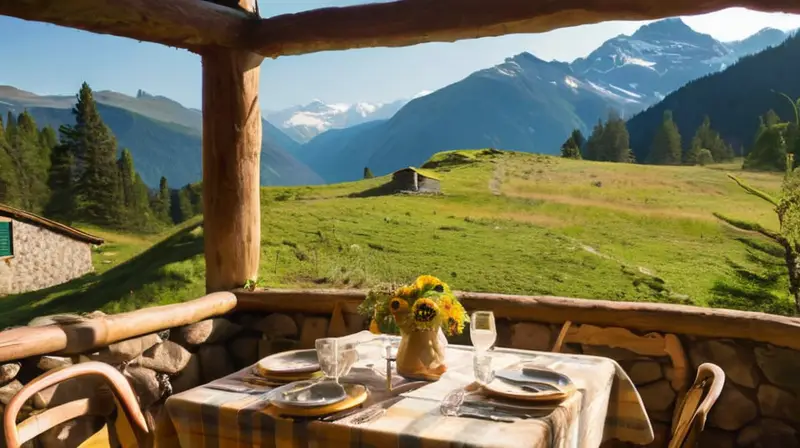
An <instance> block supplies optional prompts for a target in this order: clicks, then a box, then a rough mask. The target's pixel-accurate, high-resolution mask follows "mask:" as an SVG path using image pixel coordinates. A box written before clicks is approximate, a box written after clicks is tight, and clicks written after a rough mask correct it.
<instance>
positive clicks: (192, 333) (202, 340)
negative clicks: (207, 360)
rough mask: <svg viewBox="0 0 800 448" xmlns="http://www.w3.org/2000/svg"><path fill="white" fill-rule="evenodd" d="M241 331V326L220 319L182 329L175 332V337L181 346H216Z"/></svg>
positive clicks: (204, 321) (205, 321)
mask: <svg viewBox="0 0 800 448" xmlns="http://www.w3.org/2000/svg"><path fill="white" fill-rule="evenodd" d="M241 330H242V327H241V326H240V325H237V324H235V323H233V322H231V321H229V320H228V319H223V318H219V317H218V318H214V319H206V320H201V321H200V322H196V323H193V324H190V325H186V326H184V327H181V328H179V329H178V330H177V331H174V332H173V337H174V339H175V340H176V342H178V343H180V344H181V345H200V344H215V343H217V342H223V341H226V340H228V339H230V338H231V337H233V336H235V335H236V334H237V333H238V332H240V331H241Z"/></svg>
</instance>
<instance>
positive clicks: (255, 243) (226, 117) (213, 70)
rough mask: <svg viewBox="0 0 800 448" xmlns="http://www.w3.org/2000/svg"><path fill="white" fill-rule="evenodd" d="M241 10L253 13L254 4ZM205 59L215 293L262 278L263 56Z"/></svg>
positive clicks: (218, 53)
mask: <svg viewBox="0 0 800 448" xmlns="http://www.w3.org/2000/svg"><path fill="white" fill-rule="evenodd" d="M215 3H222V2H221V1H220V0H217V1H215ZM231 3H233V4H231V5H229V6H237V5H236V3H237V1H236V0H233V1H232V2H231ZM238 6H239V7H243V8H246V9H247V10H248V11H253V10H254V9H255V0H241V1H238ZM201 56H202V62H203V215H204V220H205V221H204V228H203V234H204V238H205V259H206V291H208V292H214V291H222V290H229V289H232V288H236V287H240V286H243V285H244V284H245V283H246V282H247V281H248V280H255V279H256V277H257V275H258V263H259V254H260V244H261V208H260V182H259V178H260V176H259V174H260V173H259V171H260V170H259V168H260V161H261V111H260V107H259V102H258V87H259V74H260V72H261V69H260V66H261V62H262V61H263V57H261V56H259V55H255V54H252V53H248V52H245V51H239V50H231V49H226V48H204V49H203V50H202V52H201Z"/></svg>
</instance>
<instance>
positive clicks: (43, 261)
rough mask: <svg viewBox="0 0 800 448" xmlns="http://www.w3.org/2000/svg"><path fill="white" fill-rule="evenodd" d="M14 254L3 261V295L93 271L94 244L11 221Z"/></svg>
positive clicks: (0, 262) (0, 269) (0, 279)
mask: <svg viewBox="0 0 800 448" xmlns="http://www.w3.org/2000/svg"><path fill="white" fill-rule="evenodd" d="M11 223H12V224H11V226H12V233H13V238H14V256H13V257H11V258H6V259H4V260H0V296H1V295H5V294H19V293H23V292H28V291H35V290H38V289H42V288H47V287H50V286H54V285H59V284H61V283H65V282H68V281H70V280H72V279H75V278H77V277H80V276H82V275H85V274H87V273H89V272H92V271H93V270H94V267H93V266H92V248H91V244H89V243H86V242H82V241H77V240H75V239H73V238H69V237H67V236H64V235H62V234H60V233H56V232H53V231H51V230H48V229H45V228H42V227H38V226H35V225H32V224H28V223H26V222H22V221H17V220H12V221H11Z"/></svg>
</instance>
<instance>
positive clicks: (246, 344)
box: [228, 336, 263, 369]
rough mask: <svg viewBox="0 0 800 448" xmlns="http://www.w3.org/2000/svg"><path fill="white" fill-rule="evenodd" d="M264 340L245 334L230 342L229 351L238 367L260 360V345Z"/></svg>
mask: <svg viewBox="0 0 800 448" xmlns="http://www.w3.org/2000/svg"><path fill="white" fill-rule="evenodd" d="M262 340H263V339H261V338H257V337H254V336H245V337H238V338H236V339H234V340H233V341H231V342H229V343H228V351H229V352H230V354H231V358H233V363H234V364H235V365H236V368H237V369H242V368H245V367H247V366H249V365H252V364H255V363H256V362H257V361H258V360H259V357H258V345H259V342H260V341H262Z"/></svg>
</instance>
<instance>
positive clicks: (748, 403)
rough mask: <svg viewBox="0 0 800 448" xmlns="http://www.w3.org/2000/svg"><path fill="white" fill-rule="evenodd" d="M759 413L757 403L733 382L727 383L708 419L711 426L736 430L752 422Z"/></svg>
mask: <svg viewBox="0 0 800 448" xmlns="http://www.w3.org/2000/svg"><path fill="white" fill-rule="evenodd" d="M757 415H758V407H757V406H756V404H755V403H754V402H753V400H751V399H750V398H748V397H747V396H746V395H745V394H743V393H742V392H741V391H740V390H739V388H738V387H736V386H734V385H733V384H732V383H728V382H726V383H725V387H724V388H723V389H722V394H721V395H720V396H719V399H718V400H717V402H716V404H715V405H714V407H713V408H712V409H711V413H710V414H709V416H708V420H709V422H710V423H711V426H715V427H717V428H720V429H725V430H728V431H735V430H737V429H739V428H741V427H743V426H744V425H746V424H747V423H749V422H751V421H752V420H753V419H754V418H756V416H757Z"/></svg>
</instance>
